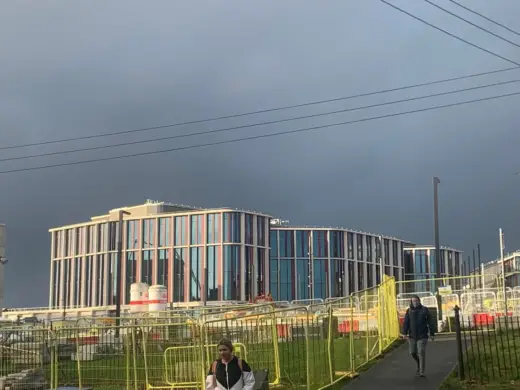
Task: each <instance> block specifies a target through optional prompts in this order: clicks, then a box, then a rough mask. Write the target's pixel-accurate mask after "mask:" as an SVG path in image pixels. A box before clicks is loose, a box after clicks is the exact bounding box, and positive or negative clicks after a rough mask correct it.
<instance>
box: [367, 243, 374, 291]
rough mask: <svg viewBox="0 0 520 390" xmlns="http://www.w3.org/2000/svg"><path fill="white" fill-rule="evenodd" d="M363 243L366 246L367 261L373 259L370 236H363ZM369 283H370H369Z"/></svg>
mask: <svg viewBox="0 0 520 390" xmlns="http://www.w3.org/2000/svg"><path fill="white" fill-rule="evenodd" d="M365 245H366V248H367V261H368V262H372V261H373V253H372V236H365ZM369 285H370V283H369Z"/></svg>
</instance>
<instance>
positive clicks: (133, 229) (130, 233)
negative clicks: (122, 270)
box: [126, 221, 140, 249]
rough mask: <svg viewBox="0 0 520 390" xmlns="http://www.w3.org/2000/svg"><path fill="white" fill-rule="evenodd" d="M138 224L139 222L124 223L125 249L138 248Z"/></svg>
mask: <svg viewBox="0 0 520 390" xmlns="http://www.w3.org/2000/svg"><path fill="white" fill-rule="evenodd" d="M139 223H140V221H128V222H127V223H126V249H137V248H138V247H139Z"/></svg>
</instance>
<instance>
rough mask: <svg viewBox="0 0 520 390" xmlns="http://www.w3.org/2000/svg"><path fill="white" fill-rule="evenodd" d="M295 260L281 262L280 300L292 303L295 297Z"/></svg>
mask: <svg viewBox="0 0 520 390" xmlns="http://www.w3.org/2000/svg"><path fill="white" fill-rule="evenodd" d="M292 281H293V260H292V259H291V260H287V259H281V260H280V300H282V301H292V300H293V299H294V295H293V285H292Z"/></svg>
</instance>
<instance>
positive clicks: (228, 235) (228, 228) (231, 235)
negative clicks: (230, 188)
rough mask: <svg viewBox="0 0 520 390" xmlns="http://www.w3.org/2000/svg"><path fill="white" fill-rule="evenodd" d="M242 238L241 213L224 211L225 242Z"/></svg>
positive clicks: (236, 241) (237, 240)
mask: <svg viewBox="0 0 520 390" xmlns="http://www.w3.org/2000/svg"><path fill="white" fill-rule="evenodd" d="M240 240H241V228H240V213H224V242H233V243H238V242H240Z"/></svg>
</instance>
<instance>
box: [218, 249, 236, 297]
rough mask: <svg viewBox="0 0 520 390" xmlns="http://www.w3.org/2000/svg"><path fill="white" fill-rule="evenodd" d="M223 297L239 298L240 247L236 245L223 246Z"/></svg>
mask: <svg viewBox="0 0 520 390" xmlns="http://www.w3.org/2000/svg"><path fill="white" fill-rule="evenodd" d="M223 272H224V275H223V277H224V278H223V279H224V281H223V286H222V287H223V299H224V300H239V299H240V279H239V276H240V247H239V246H238V245H226V246H224V262H223Z"/></svg>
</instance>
